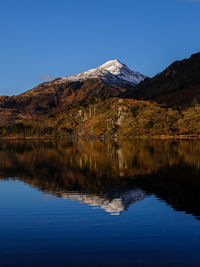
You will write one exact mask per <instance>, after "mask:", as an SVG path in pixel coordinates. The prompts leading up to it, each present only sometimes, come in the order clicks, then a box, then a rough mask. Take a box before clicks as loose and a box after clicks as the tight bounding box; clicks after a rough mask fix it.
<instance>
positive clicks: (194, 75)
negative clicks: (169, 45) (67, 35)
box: [0, 53, 200, 139]
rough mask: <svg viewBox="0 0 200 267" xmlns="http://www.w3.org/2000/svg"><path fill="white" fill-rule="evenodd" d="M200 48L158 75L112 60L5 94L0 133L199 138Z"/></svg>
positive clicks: (13, 135) (12, 135)
mask: <svg viewBox="0 0 200 267" xmlns="http://www.w3.org/2000/svg"><path fill="white" fill-rule="evenodd" d="M199 100H200V53H198V54H194V55H192V56H191V57H190V58H189V59H185V60H182V61H176V62H174V63H173V64H172V65H170V66H169V67H168V68H167V69H166V70H164V71H163V72H161V73H160V74H158V75H156V76H155V77H153V78H147V77H146V76H144V75H142V74H140V73H137V72H134V71H131V70H130V69H129V68H128V67H127V66H126V65H124V64H123V63H121V62H119V61H117V60H112V61H109V62H107V63H105V64H103V65H101V66H100V67H98V68H96V69H92V70H89V71H86V72H82V73H79V74H76V75H74V76H69V77H64V78H57V79H55V80H52V81H49V82H45V83H42V84H40V85H38V86H37V87H35V88H33V89H31V90H29V91H26V92H25V93H23V94H20V95H17V96H11V97H9V96H2V97H0V137H4V138H5V137H9V138H16V137H17V138H24V137H36V138H38V137H43V138H48V137H58V136H62V137H66V136H67V137H70V138H71V137H81V138H87V139H112V138H118V139H135V138H146V137H153V138H186V137H187V138H200V116H199V112H200V105H199V102H200V101H199Z"/></svg>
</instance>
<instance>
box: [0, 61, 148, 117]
mask: <svg viewBox="0 0 200 267" xmlns="http://www.w3.org/2000/svg"><path fill="white" fill-rule="evenodd" d="M145 78H146V76H144V75H142V74H140V73H138V72H134V71H132V70H130V69H129V68H128V67H127V66H126V65H125V64H122V63H121V62H119V61H117V60H112V61H109V62H107V63H105V64H103V65H102V66H100V67H98V68H96V69H92V70H89V71H86V72H83V73H80V74H77V75H75V76H69V77H64V78H57V79H55V80H52V81H49V82H45V83H42V84H40V85H38V86H37V87H35V88H33V89H31V90H29V91H26V92H25V93H23V94H20V95H17V96H11V97H8V96H2V97H0V115H1V116H0V122H3V121H4V122H7V121H15V120H20V119H28V118H31V117H33V115H44V114H49V113H51V112H54V113H60V112H66V110H68V109H69V108H71V107H74V106H76V105H78V104H79V103H88V102H89V103H91V102H94V101H95V99H96V98H101V99H105V98H109V97H113V96H118V95H119V94H120V93H122V92H126V91H131V90H134V87H135V85H136V84H138V83H139V82H141V81H142V80H144V79H145Z"/></svg>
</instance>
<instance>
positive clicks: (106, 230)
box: [0, 141, 200, 266]
mask: <svg viewBox="0 0 200 267" xmlns="http://www.w3.org/2000/svg"><path fill="white" fill-rule="evenodd" d="M0 159H1V160H0V266H195V265H196V266H199V265H200V257H199V248H200V223H199V222H200V221H199V218H200V143H199V142H184V141H182V142H174V143H173V142H169V141H164V142H163V141H159V142H153V141H151V142H146V141H134V142H123V143H120V144H119V143H115V142H109V143H103V142H78V143H75V144H71V143H67V142H29V141H27V142H16V141H15V142H5V141H2V142H0Z"/></svg>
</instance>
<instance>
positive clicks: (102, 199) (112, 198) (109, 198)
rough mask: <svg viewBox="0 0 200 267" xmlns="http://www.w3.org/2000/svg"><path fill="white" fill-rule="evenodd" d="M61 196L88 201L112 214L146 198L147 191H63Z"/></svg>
mask: <svg viewBox="0 0 200 267" xmlns="http://www.w3.org/2000/svg"><path fill="white" fill-rule="evenodd" d="M60 196H61V197H63V198H66V199H71V200H78V201H80V202H81V203H86V204H88V205H90V206H92V207H94V208H97V209H98V208H99V209H103V210H105V211H106V212H108V213H110V214H111V215H120V214H121V212H122V211H124V210H127V208H128V207H129V206H130V205H131V204H132V203H135V202H137V201H140V200H143V199H144V198H145V193H144V192H143V191H142V190H141V189H133V190H130V191H125V192H122V193H119V194H117V195H116V194H113V195H109V194H108V195H107V194H105V195H102V196H100V195H95V194H94V195H93V194H84V193H78V192H73V193H72V192H68V193H62V194H61V195H60Z"/></svg>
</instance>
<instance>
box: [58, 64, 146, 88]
mask: <svg viewBox="0 0 200 267" xmlns="http://www.w3.org/2000/svg"><path fill="white" fill-rule="evenodd" d="M95 78H100V79H102V80H104V81H105V82H108V83H130V84H132V85H137V84H138V83H140V82H141V81H143V80H144V79H145V78H146V76H145V75H143V74H141V73H139V72H135V71H132V70H131V69H129V68H128V67H127V66H126V65H125V64H123V63H121V62H120V61H119V60H116V59H115V60H110V61H108V62H106V63H104V64H103V65H101V66H99V67H97V68H96V69H91V70H88V71H85V72H81V73H79V74H76V75H73V76H68V77H65V78H61V79H60V81H61V82H62V81H63V82H64V81H84V80H86V79H95Z"/></svg>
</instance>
